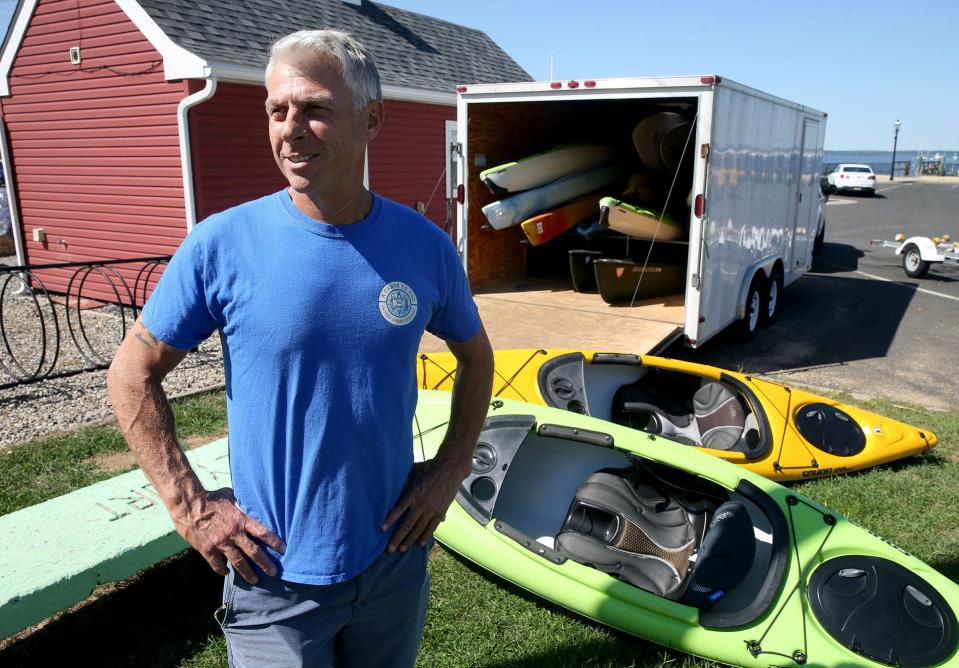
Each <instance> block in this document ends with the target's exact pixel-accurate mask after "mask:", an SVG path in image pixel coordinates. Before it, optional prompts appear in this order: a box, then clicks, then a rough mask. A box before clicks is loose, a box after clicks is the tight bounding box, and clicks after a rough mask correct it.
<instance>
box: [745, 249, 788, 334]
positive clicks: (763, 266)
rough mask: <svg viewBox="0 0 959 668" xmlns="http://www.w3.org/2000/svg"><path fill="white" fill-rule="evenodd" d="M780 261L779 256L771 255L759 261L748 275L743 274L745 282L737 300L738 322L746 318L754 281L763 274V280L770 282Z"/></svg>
mask: <svg viewBox="0 0 959 668" xmlns="http://www.w3.org/2000/svg"><path fill="white" fill-rule="evenodd" d="M778 261H779V256H777V255H770V256H768V257H764V258H762V259H761V260H757V261H756V262H754V263H752V264H751V265H750V266H749V267H748V268H747V269H746V273H744V274H743V282H742V283H741V284H740V286H739V296H738V298H737V299H736V320H742V319H743V318H745V317H746V299H747V297H748V296H749V286H750V285H752V284H753V279H754V278H756V276H757V275H758V274H760V272H762V280H763V281H768V280H769V277H770V276H772V273H773V268H774V267H775V266H776V263H777V262H778Z"/></svg>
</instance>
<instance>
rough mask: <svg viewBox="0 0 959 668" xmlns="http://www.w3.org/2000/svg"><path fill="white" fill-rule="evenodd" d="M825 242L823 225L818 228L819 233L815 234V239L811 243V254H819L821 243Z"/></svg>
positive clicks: (824, 227)
mask: <svg viewBox="0 0 959 668" xmlns="http://www.w3.org/2000/svg"><path fill="white" fill-rule="evenodd" d="M825 242H826V226H825V225H823V226H822V228H820V230H819V233H818V234H817V235H816V240H815V241H813V244H812V254H813V255H819V254H820V253H822V247H823V244H824V243H825Z"/></svg>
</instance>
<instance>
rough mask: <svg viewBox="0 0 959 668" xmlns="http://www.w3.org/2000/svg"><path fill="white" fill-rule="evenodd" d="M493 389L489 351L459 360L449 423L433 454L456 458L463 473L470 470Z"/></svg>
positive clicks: (445, 457)
mask: <svg viewBox="0 0 959 668" xmlns="http://www.w3.org/2000/svg"><path fill="white" fill-rule="evenodd" d="M492 390H493V358H492V354H491V353H490V354H489V355H486V354H483V355H481V356H477V357H476V358H475V359H469V360H464V361H461V362H459V363H458V365H457V370H456V380H455V381H454V383H453V396H452V398H451V400H450V401H451V411H450V423H449V426H448V427H447V429H446V437H445V438H444V439H443V443H442V444H441V445H440V448H439V451H438V452H437V455H436V457H437V459H438V460H440V461H450V462H456V463H457V465H458V466H457V467H458V468H462V469H463V476H464V477H465V476H466V475H468V474H469V462H470V458H471V455H472V454H473V448H474V447H475V446H476V439H477V438H479V435H480V431H482V429H483V422H484V421H485V419H486V413H487V411H488V410H489V400H490V395H491V394H492Z"/></svg>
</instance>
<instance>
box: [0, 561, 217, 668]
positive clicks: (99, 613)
mask: <svg viewBox="0 0 959 668" xmlns="http://www.w3.org/2000/svg"><path fill="white" fill-rule="evenodd" d="M222 591H223V578H222V577H220V576H218V575H216V574H215V573H213V571H211V570H210V567H209V565H208V564H207V563H206V562H205V561H204V560H203V558H202V557H200V555H199V554H197V553H196V552H194V551H192V550H190V551H188V552H186V553H183V554H181V555H179V556H176V557H172V558H171V559H168V560H166V561H164V562H161V563H160V564H158V565H156V566H154V567H153V568H151V569H149V570H147V571H144V572H143V573H141V574H140V575H138V576H137V577H135V578H132V579H131V580H127V581H125V582H124V583H122V584H121V585H119V587H118V589H117V590H116V591H113V592H111V593H110V594H108V595H106V596H103V597H102V598H99V599H97V600H95V601H92V602H90V603H88V604H86V605H84V606H82V607H80V608H79V609H77V610H75V611H73V612H72V613H69V614H64V615H61V616H59V618H57V619H55V620H53V621H51V622H49V623H48V624H47V625H46V626H44V627H42V628H40V629H38V630H37V631H35V632H34V633H32V634H31V635H29V636H27V637H25V638H23V639H20V640H18V641H16V642H13V643H11V644H10V645H9V646H7V647H5V648H4V649H3V650H0V666H11V667H13V666H68V665H70V666H98V668H128V667H130V666H137V667H138V668H161V667H167V666H176V665H178V664H179V663H180V662H181V661H182V660H184V659H186V658H188V657H190V656H192V655H193V654H194V653H195V652H196V650H197V647H199V646H201V645H203V644H204V643H205V642H206V640H207V638H208V637H209V636H210V635H215V634H218V633H219V632H220V629H219V627H218V626H217V624H216V622H214V620H213V611H214V610H215V609H216V608H217V606H218V605H219V604H220V598H221V596H222Z"/></svg>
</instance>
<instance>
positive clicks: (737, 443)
mask: <svg viewBox="0 0 959 668" xmlns="http://www.w3.org/2000/svg"><path fill="white" fill-rule="evenodd" d="M651 394H653V393H650V392H649V391H648V388H644V387H642V386H636V385H626V386H624V387H621V388H620V389H619V390H618V391H617V392H616V395H615V396H614V398H613V422H616V423H619V424H625V425H626V426H629V427H632V428H633V429H640V430H642V431H645V432H648V433H651V434H661V435H663V436H666V437H667V438H670V439H672V440H674V441H678V442H680V443H683V444H686V445H702V446H704V447H707V448H712V449H714V450H736V449H741V447H742V445H743V443H742V439H743V438H745V437H746V436H747V431H748V430H747V426H751V427H752V429H753V431H755V433H756V434H758V431H756V430H755V417H753V416H751V415H750V416H749V417H753V420H752V424H751V425H747V415H746V411H745V409H744V408H743V405H742V402H740V401H739V399H738V398H737V397H736V394H735V393H734V392H733V391H732V390H730V389H729V388H728V387H727V386H726V385H724V384H722V383H719V382H716V381H713V380H707V379H703V381H702V384H701V385H700V387H699V389H698V390H696V392H695V393H694V394H693V396H692V406H691V410H690V412H689V413H686V414H676V413H672V412H670V409H672V410H675V406H676V405H677V404H676V402H675V401H673V402H672V403H671V404H670V405H669V406H668V407H667V406H663V405H660V404H657V403H655V402H653V401H643V399H646V398H651V396H650V395H651Z"/></svg>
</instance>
